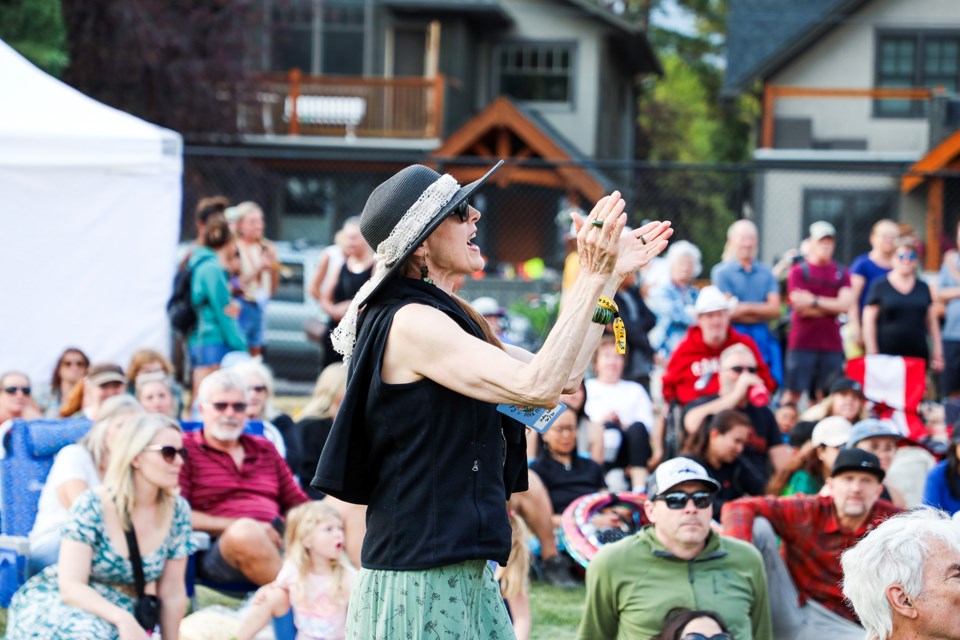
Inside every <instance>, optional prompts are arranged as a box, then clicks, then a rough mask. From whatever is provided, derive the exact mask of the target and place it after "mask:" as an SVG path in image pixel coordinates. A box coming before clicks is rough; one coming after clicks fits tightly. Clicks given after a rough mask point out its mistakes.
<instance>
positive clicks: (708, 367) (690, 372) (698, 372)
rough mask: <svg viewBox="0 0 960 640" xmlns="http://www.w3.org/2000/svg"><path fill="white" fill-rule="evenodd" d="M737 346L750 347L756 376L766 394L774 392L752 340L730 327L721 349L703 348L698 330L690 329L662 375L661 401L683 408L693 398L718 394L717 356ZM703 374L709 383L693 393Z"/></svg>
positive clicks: (767, 368)
mask: <svg viewBox="0 0 960 640" xmlns="http://www.w3.org/2000/svg"><path fill="white" fill-rule="evenodd" d="M738 343H739V344H745V345H747V346H748V347H750V350H751V351H753V357H754V358H756V359H757V375H758V376H760V377H761V378H763V382H764V384H766V385H767V389H769V390H770V393H773V392H774V391H776V389H777V383H776V382H774V380H773V376H771V375H770V368H769V367H768V366H767V363H766V362H764V361H763V357H761V355H760V351H759V350H758V349H757V345H756V343H755V342H754V341H753V338H751V337H750V336H746V335H744V334H742V333H738V332H737V331H735V330H734V329H733V327H731V328H730V331H729V333H728V334H727V341H726V342H724V343H723V345H722V346H720V347H717V348H716V349H712V348H710V347H708V346H707V345H706V344H704V342H703V332H702V331H701V330H700V327H698V326H696V325H694V326H692V327H690V328H689V329H688V330H687V335H686V337H685V338H684V339H683V341H682V342H681V343H680V344H678V345H677V348H676V349H674V350H673V355H672V356H670V361H669V362H668V363H667V371H666V373H664V374H663V399H664V401H665V402H668V403H669V402H673V401H674V400H676V401H678V402H680V404H687V403H688V402H692V401H694V400H696V399H697V398H701V397H703V396H707V395H717V394H718V393H720V377H719V375H717V374H718V373H719V371H720V354H721V353H722V352H723V350H724V349H726V348H727V347H729V346H731V345H734V344H738ZM706 373H712V374H713V375H711V376H710V379H709V382H707V384H706V386H705V387H704V388H703V389H695V388H694V384H696V382H697V380H698V379H700V377H701V376H703V375H704V374H706Z"/></svg>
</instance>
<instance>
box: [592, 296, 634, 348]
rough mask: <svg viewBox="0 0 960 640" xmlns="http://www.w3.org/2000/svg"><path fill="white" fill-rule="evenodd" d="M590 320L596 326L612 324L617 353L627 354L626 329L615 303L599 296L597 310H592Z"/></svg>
mask: <svg viewBox="0 0 960 640" xmlns="http://www.w3.org/2000/svg"><path fill="white" fill-rule="evenodd" d="M592 320H593V322H596V323H597V324H610V323H611V322H612V323H613V338H614V340H615V342H616V347H617V353H619V354H620V355H623V354H625V353H626V352H627V328H626V326H625V325H624V324H623V319H622V318H621V317H620V307H618V306H617V303H616V302H614V301H613V300H611V299H610V298H608V297H606V296H600V300H599V301H598V302H597V308H596V309H594V310H593V318H592Z"/></svg>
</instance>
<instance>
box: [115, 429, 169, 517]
mask: <svg viewBox="0 0 960 640" xmlns="http://www.w3.org/2000/svg"><path fill="white" fill-rule="evenodd" d="M164 429H173V430H175V431H176V432H177V433H183V431H182V430H181V429H180V424H179V423H177V421H175V420H174V419H173V418H170V417H169V416H164V415H160V414H159V413H144V414H142V415H139V416H137V417H136V418H135V419H133V420H129V421H127V422H125V423H124V425H123V427H122V428H121V429H120V433H118V434H117V438H116V440H115V441H114V442H113V443H112V445H111V447H110V464H109V465H108V466H107V473H106V474H105V475H104V478H103V484H104V486H105V487H106V490H107V493H109V494H110V497H111V498H113V501H114V502H115V503H116V505H117V513H118V514H119V515H120V523H121V524H122V526H123V529H124V531H129V530H130V526H131V524H130V514H131V513H133V507H134V502H135V500H136V492H135V489H134V481H133V476H134V472H135V469H134V468H133V459H134V458H136V457H137V456H138V455H140V454H141V453H143V450H144V449H146V448H147V447H148V446H149V445H150V443H151V442H152V441H153V439H154V437H156V435H157V434H158V433H160V432H161V431H163V430H164ZM177 493H179V490H178V489H177V488H170V489H157V504H158V506H159V511H160V514H161V516H166V514H167V513H169V512H170V510H171V509H172V508H173V500H174V498H175V497H176V495H177Z"/></svg>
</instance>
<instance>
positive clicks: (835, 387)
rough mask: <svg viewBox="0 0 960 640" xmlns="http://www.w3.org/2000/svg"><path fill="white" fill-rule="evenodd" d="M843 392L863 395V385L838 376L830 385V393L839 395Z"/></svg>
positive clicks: (851, 379)
mask: <svg viewBox="0 0 960 640" xmlns="http://www.w3.org/2000/svg"><path fill="white" fill-rule="evenodd" d="M843 391H854V392H856V393H859V394H860V395H863V385H862V384H860V383H859V382H857V381H856V380H854V379H853V378H848V377H846V376H840V377H839V378H837V379H836V380H834V381H833V384H831V385H830V393H841V392H843Z"/></svg>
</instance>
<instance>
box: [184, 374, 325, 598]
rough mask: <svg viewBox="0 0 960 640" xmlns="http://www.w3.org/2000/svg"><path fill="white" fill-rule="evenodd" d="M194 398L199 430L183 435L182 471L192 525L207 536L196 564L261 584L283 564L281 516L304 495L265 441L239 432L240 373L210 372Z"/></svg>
mask: <svg viewBox="0 0 960 640" xmlns="http://www.w3.org/2000/svg"><path fill="white" fill-rule="evenodd" d="M197 398H198V406H199V409H200V417H201V418H202V420H203V429H202V430H200V431H195V432H193V433H187V434H184V437H183V446H184V447H185V448H186V450H187V452H188V455H187V459H186V460H185V461H184V464H183V467H182V468H181V471H180V494H181V495H182V496H183V497H184V498H186V500H187V501H188V502H189V503H190V507H191V508H192V516H191V521H192V524H193V528H194V529H196V530H197V531H206V532H208V533H209V534H210V536H211V537H212V538H213V542H212V544H211V546H210V549H209V550H208V551H205V552H204V553H203V555H202V556H201V558H200V560H199V562H198V565H197V570H198V572H199V573H200V575H201V576H203V577H205V578H207V579H208V580H212V581H215V582H225V583H236V582H246V581H249V582H253V583H254V584H257V585H263V584H267V583H268V582H272V581H273V580H274V579H275V578H276V577H277V574H278V573H279V572H280V566H281V564H282V557H281V546H282V531H283V514H285V513H286V512H287V511H288V510H290V509H291V508H293V507H295V506H297V505H298V504H301V503H303V502H306V501H307V500H308V498H307V495H306V494H305V493H304V492H303V490H302V489H301V488H300V485H299V484H298V483H297V482H296V480H295V479H294V478H293V474H291V473H290V468H289V467H288V466H287V464H286V463H285V462H284V460H283V458H282V457H280V454H279V453H277V450H276V448H274V446H273V445H272V444H271V443H270V442H269V441H268V440H266V439H265V438H261V437H259V436H251V435H247V434H245V433H243V429H244V425H245V423H246V417H245V413H244V412H245V411H246V408H247V386H246V384H245V383H244V381H243V378H241V377H240V376H239V375H238V374H236V373H234V372H232V371H230V370H222V371H217V372H215V373H212V374H210V375H209V376H207V377H206V378H204V379H203V382H202V383H200V388H199V389H198V391H197Z"/></svg>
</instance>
